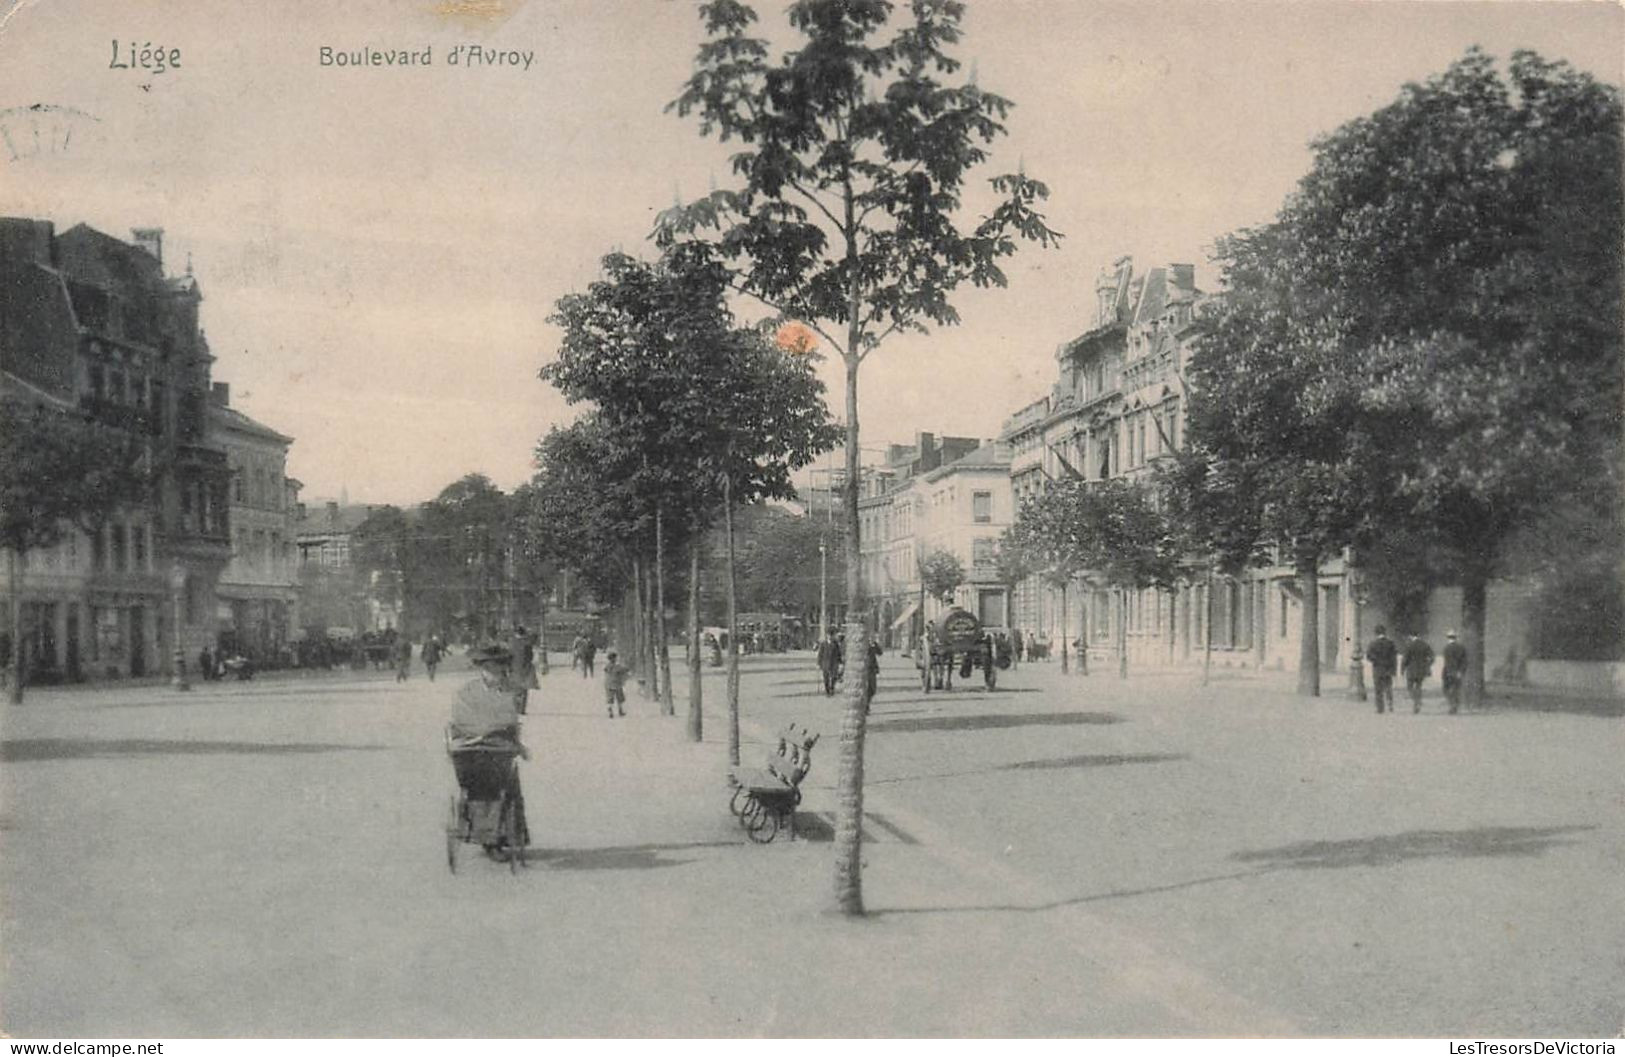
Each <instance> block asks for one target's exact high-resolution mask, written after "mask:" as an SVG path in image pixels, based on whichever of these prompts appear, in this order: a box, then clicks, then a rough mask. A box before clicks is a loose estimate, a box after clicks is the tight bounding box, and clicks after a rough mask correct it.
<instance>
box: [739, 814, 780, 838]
mask: <svg viewBox="0 0 1625 1057" xmlns="http://www.w3.org/2000/svg"><path fill="white" fill-rule="evenodd" d="M745 835H746V836H748V837H750V839H751V840H753V841H755V842H756V843H757V844H771V843H773V838H774V837H777V836H778V835H779V813H778V812H777V811H775V810H773V809H771V808H768V807H766V806H763V808H762V811H761V813H760V814H759V815H757V816H755V817H754V818H753V819H752V820H751V824H750V825H749V826H747V827H746V828H745Z"/></svg>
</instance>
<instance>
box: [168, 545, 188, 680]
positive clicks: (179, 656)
mask: <svg viewBox="0 0 1625 1057" xmlns="http://www.w3.org/2000/svg"><path fill="white" fill-rule="evenodd" d="M185 590H186V568H185V567H184V566H183V565H181V563H180V562H179V561H177V562H176V563H175V564H174V566H173V567H171V568H170V570H169V593H170V598H171V601H173V602H174V603H175V671H174V674H173V675H172V676H171V677H170V680H169V685H170V686H172V687H173V688H175V689H176V690H190V689H192V684H191V683H189V682H187V681H186V647H185V646H184V645H183V639H182V637H181V618H182V617H183V616H184V614H185V609H184V607H183V605H182V601H181V594H182V592H184V591H185Z"/></svg>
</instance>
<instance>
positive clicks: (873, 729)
mask: <svg viewBox="0 0 1625 1057" xmlns="http://www.w3.org/2000/svg"><path fill="white" fill-rule="evenodd" d="M1121 722H1123V718H1122V717H1121V716H1119V715H1116V714H1115V713H1111V712H1025V713H1019V714H1016V715H992V714H981V715H969V716H964V715H948V716H922V717H921V718H919V719H885V718H879V719H875V720H871V721H870V723H869V731H870V733H874V734H920V733H925V732H932V731H942V732H954V731H975V730H1008V729H1010V728H1013V727H1075V726H1095V725H1103V724H1108V723H1121Z"/></svg>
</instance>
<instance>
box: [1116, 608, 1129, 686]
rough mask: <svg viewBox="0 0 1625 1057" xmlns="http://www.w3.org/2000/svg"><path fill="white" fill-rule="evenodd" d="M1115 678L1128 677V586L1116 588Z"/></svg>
mask: <svg viewBox="0 0 1625 1057" xmlns="http://www.w3.org/2000/svg"><path fill="white" fill-rule="evenodd" d="M1117 678H1119V679H1127V678H1128V588H1126V587H1119V588H1118V589H1117Z"/></svg>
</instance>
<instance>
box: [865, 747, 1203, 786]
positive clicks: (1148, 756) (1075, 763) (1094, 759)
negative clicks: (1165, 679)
mask: <svg viewBox="0 0 1625 1057" xmlns="http://www.w3.org/2000/svg"><path fill="white" fill-rule="evenodd" d="M1188 759H1190V757H1189V756H1187V755H1185V754H1184V753H1164V752H1131V753H1098V754H1094V755H1085V756H1063V757H1061V758H1060V759H1055V760H1021V761H1018V762H1016V763H1004V764H1000V765H999V766H997V767H982V768H979V769H977V770H974V771H942V772H933V773H931V774H902V775H898V776H897V777H895V778H870V779H867V783H868V784H869V785H899V784H901V783H903V782H929V781H933V780H936V779H941V778H973V777H975V776H976V775H980V774H998V773H1000V772H1001V771H1041V770H1061V769H1064V768H1069V767H1116V766H1120V765H1122V764H1130V763H1171V762H1173V761H1176V760H1188Z"/></svg>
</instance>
